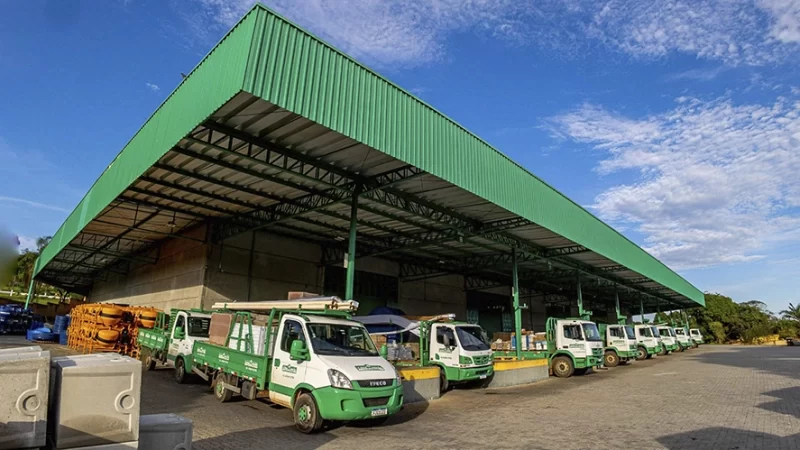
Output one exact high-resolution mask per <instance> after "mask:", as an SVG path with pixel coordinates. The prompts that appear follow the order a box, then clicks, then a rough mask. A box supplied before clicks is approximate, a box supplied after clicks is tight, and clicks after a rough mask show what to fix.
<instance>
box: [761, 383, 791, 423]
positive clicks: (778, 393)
mask: <svg viewBox="0 0 800 450" xmlns="http://www.w3.org/2000/svg"><path fill="white" fill-rule="evenodd" d="M762 395H769V396H770V397H775V398H777V399H778V400H775V401H772V402H768V403H762V404H760V405H758V407H759V408H761V409H766V410H767V411H772V412H776V413H779V414H786V415H790V416H795V417H797V418H799V419H800V406H798V405H800V387H790V388H785V389H778V390H775V391H770V392H764V393H763V394H762Z"/></svg>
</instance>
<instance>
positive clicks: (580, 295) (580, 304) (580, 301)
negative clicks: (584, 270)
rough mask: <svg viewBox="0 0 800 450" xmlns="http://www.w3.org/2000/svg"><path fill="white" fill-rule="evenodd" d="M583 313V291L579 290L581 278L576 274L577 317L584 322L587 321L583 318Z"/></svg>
mask: <svg viewBox="0 0 800 450" xmlns="http://www.w3.org/2000/svg"><path fill="white" fill-rule="evenodd" d="M584 313H585V311H584V310H583V290H582V289H581V276H580V274H578V317H580V318H581V319H584V320H589V319H588V318H586V317H584Z"/></svg>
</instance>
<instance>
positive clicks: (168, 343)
mask: <svg viewBox="0 0 800 450" xmlns="http://www.w3.org/2000/svg"><path fill="white" fill-rule="evenodd" d="M210 323H211V315H210V314H208V313H207V312H201V311H200V310H191V309H187V310H184V309H173V310H171V311H170V314H169V321H167V316H166V315H165V314H163V313H159V315H158V317H157V319H156V326H155V327H154V328H152V329H146V328H140V329H139V336H138V341H139V344H140V349H141V350H140V351H141V357H142V359H143V360H144V366H145V368H146V369H147V370H153V369H154V368H155V367H156V364H158V363H161V364H166V365H167V366H169V367H173V368H174V369H175V373H174V375H175V381H177V382H178V383H183V382H185V381H186V379H187V374H188V372H187V370H189V369H190V368H191V367H192V348H193V347H194V343H195V342H197V341H207V340H208V332H209V327H210Z"/></svg>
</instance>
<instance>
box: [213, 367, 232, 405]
mask: <svg viewBox="0 0 800 450" xmlns="http://www.w3.org/2000/svg"><path fill="white" fill-rule="evenodd" d="M227 379H228V377H227V376H225V374H224V373H222V372H220V373H218V374H217V376H216V378H214V397H216V398H217V400H219V402H220V403H226V402H229V401H230V400H231V397H233V392H232V391H231V390H230V389H226V388H225V386H223V385H222V383H223V382H224V381H227Z"/></svg>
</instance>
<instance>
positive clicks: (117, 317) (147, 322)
mask: <svg viewBox="0 0 800 450" xmlns="http://www.w3.org/2000/svg"><path fill="white" fill-rule="evenodd" d="M159 312H160V311H159V310H157V309H155V308H149V307H140V306H124V305H115V304H113V303H87V304H84V305H78V306H76V307H75V308H73V310H72V319H71V321H70V324H69V327H68V329H67V345H68V346H69V347H70V348H72V349H75V350H77V351H80V352H82V353H94V352H115V353H120V354H123V355H128V356H131V357H134V358H138V357H139V343H138V339H137V337H138V335H139V328H153V327H154V326H155V322H156V317H157V316H158V314H159Z"/></svg>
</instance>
